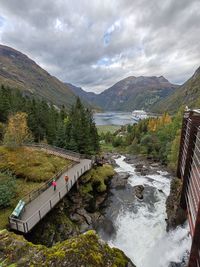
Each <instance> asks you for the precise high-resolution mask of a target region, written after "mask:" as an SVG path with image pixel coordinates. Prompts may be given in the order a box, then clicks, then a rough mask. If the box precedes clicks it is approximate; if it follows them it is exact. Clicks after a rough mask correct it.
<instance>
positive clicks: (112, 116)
mask: <svg viewBox="0 0 200 267" xmlns="http://www.w3.org/2000/svg"><path fill="white" fill-rule="evenodd" d="M94 120H95V123H96V125H126V124H133V123H136V121H135V120H134V119H133V118H132V116H131V112H114V111H113V112H103V113H95V114H94Z"/></svg>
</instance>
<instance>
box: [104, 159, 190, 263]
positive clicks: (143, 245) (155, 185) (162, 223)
mask: <svg viewBox="0 0 200 267" xmlns="http://www.w3.org/2000/svg"><path fill="white" fill-rule="evenodd" d="M124 159H125V157H124V156H121V157H120V158H118V159H116V160H115V161H116V163H117V165H118V166H119V167H117V168H116V169H115V170H116V172H128V173H129V174H130V177H129V179H128V183H129V184H130V185H131V186H132V187H134V186H136V185H143V186H144V187H147V186H148V188H150V190H151V189H152V192H153V202H151V201H150V202H145V201H140V200H136V201H134V203H133V205H134V207H136V209H135V210H134V212H133V210H130V209H129V208H125V207H123V208H122V209H121V210H120V212H119V214H118V217H117V220H116V221H115V227H116V229H117V230H116V235H115V237H114V238H113V239H112V240H109V244H110V245H111V246H114V247H118V248H120V249H121V250H123V251H124V252H125V254H126V255H127V256H128V257H129V258H130V259H131V260H132V261H133V262H134V263H135V264H136V266H137V267H168V266H169V264H170V262H176V263H179V262H181V261H182V259H183V257H184V255H185V254H186V252H187V251H188V250H189V249H190V247H191V239H190V236H189V227H188V225H187V224H186V225H185V226H184V227H177V228H176V229H175V230H173V231H170V232H166V218H167V215H166V206H165V202H166V199H167V196H168V195H169V193H170V177H169V175H168V173H167V172H162V171H160V172H157V174H155V175H147V176H141V175H138V174H137V173H136V172H135V168H134V166H132V165H131V164H128V163H126V162H125V161H124Z"/></svg>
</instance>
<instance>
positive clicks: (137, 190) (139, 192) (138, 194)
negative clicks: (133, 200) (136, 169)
mask: <svg viewBox="0 0 200 267" xmlns="http://www.w3.org/2000/svg"><path fill="white" fill-rule="evenodd" d="M143 191H144V186H143V185H137V186H134V193H135V196H136V197H137V198H139V199H140V200H142V199H143V198H144V196H143Z"/></svg>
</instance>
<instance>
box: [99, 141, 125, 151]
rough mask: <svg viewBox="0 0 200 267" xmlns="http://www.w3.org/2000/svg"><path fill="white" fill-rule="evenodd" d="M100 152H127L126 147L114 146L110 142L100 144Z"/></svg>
mask: <svg viewBox="0 0 200 267" xmlns="http://www.w3.org/2000/svg"><path fill="white" fill-rule="evenodd" d="M100 148H101V152H112V153H128V148H127V147H122V146H119V147H114V146H113V145H112V143H103V144H100Z"/></svg>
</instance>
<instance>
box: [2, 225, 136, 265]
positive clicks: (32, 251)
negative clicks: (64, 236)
mask: <svg viewBox="0 0 200 267" xmlns="http://www.w3.org/2000/svg"><path fill="white" fill-rule="evenodd" d="M0 265H1V266H2V267H5V266H20V267H23V266H26V267H27V266H31V267H33V266H45V267H47V266H48V267H54V266H55V267H57V266H67V267H80V266H82V267H86V266H87V267H93V266H94V267H98V266H99V267H101V266H102V267H118V266H119V267H135V266H134V265H133V264H132V263H131V261H130V260H129V259H128V258H127V257H126V256H125V254H124V253H123V252H122V251H120V250H119V249H116V248H110V247H109V246H108V245H107V244H106V243H104V242H103V241H102V240H100V239H99V238H98V237H97V235H96V234H95V232H94V231H88V232H87V233H86V234H83V235H79V236H77V237H75V238H71V239H68V240H66V241H63V242H61V243H57V244H56V245H55V246H53V247H52V248H47V247H45V246H42V245H33V244H32V243H30V242H27V241H26V240H25V239H24V237H22V236H19V235H16V234H14V233H11V232H8V231H7V230H2V231H1V232H0Z"/></svg>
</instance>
